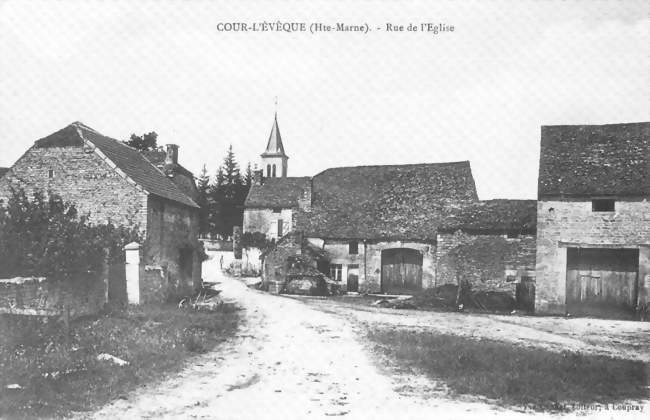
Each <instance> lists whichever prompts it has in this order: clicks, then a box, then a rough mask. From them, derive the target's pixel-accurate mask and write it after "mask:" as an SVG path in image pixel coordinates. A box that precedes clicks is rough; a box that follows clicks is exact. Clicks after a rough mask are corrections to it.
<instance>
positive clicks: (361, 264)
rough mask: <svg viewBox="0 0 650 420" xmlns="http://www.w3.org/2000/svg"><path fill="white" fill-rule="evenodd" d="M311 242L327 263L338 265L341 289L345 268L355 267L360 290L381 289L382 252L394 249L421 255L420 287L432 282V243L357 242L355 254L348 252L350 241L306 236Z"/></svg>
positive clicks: (434, 255)
mask: <svg viewBox="0 0 650 420" xmlns="http://www.w3.org/2000/svg"><path fill="white" fill-rule="evenodd" d="M308 240H309V242H310V243H312V244H313V245H314V246H316V247H318V248H321V249H322V250H323V251H324V252H325V256H326V258H327V259H328V261H329V263H330V264H335V265H341V282H342V290H347V281H348V270H349V268H350V266H353V267H354V266H358V270H359V292H360V293H380V292H381V264H382V261H381V254H382V251H384V250H388V249H396V248H400V249H403V248H406V249H412V250H415V251H417V252H419V253H421V254H422V257H423V258H422V287H423V288H428V287H433V286H434V285H435V277H436V263H435V258H436V251H435V250H436V247H435V244H430V243H426V242H410V241H358V242H357V250H358V251H357V254H350V252H349V251H350V249H349V246H350V245H349V244H350V241H342V240H330V239H328V240H323V239H320V238H309V239H308Z"/></svg>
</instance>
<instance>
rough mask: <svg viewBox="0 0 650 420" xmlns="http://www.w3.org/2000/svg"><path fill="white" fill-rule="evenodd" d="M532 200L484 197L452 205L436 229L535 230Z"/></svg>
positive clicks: (467, 230) (535, 208)
mask: <svg viewBox="0 0 650 420" xmlns="http://www.w3.org/2000/svg"><path fill="white" fill-rule="evenodd" d="M536 229H537V201H536V200H485V201H478V202H475V203H468V204H465V205H463V206H461V207H458V208H456V209H453V210H452V211H450V212H449V213H448V215H447V216H446V217H445V220H444V221H443V222H442V224H441V225H440V228H439V230H440V231H442V232H453V231H456V230H462V231H465V232H468V233H509V232H512V233H524V234H525V233H535V232H536Z"/></svg>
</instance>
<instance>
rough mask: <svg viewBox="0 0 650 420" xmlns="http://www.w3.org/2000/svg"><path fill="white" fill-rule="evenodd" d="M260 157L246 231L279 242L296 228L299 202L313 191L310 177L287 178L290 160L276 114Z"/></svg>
mask: <svg viewBox="0 0 650 420" xmlns="http://www.w3.org/2000/svg"><path fill="white" fill-rule="evenodd" d="M261 158H262V159H261V164H262V169H261V170H260V171H256V172H255V179H254V181H253V185H251V188H250V191H249V193H248V196H247V197H246V202H245V203H244V222H243V232H244V233H247V232H249V233H250V232H261V233H263V234H265V235H266V237H267V238H269V239H271V240H276V239H279V238H281V237H282V236H284V235H285V234H286V233H288V232H290V231H291V230H292V229H293V218H294V213H295V211H296V210H297V208H298V201H299V200H300V199H301V197H302V196H303V195H305V194H309V191H308V190H309V188H310V179H309V177H288V176H287V172H288V160H289V157H288V156H287V155H286V153H285V152H284V145H283V144H282V137H281V136H280V128H279V127H278V116H277V114H276V115H275V118H274V121H273V127H272V128H271V134H270V136H269V140H268V142H267V144H266V149H265V150H264V153H262V155H261ZM265 171H266V172H265Z"/></svg>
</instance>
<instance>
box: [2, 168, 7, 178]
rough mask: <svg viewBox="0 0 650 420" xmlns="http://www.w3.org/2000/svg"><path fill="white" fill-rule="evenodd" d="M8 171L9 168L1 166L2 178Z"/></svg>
mask: <svg viewBox="0 0 650 420" xmlns="http://www.w3.org/2000/svg"><path fill="white" fill-rule="evenodd" d="M7 172H9V168H0V178H2V177H3V176H4V174H6V173H7Z"/></svg>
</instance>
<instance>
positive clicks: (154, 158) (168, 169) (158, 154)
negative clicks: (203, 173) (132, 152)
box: [140, 148, 194, 179]
mask: <svg viewBox="0 0 650 420" xmlns="http://www.w3.org/2000/svg"><path fill="white" fill-rule="evenodd" d="M140 153H142V154H143V155H144V157H146V158H147V159H148V160H149V162H151V163H153V165H154V166H155V167H156V168H158V169H160V170H161V171H163V172H164V173H165V175H170V174H176V173H178V174H183V175H185V176H188V177H190V178H192V179H193V178H194V174H193V173H192V172H190V171H189V170H188V169H186V168H185V167H183V165H181V164H179V163H177V164H173V163H169V164H167V163H165V159H166V158H167V152H165V151H164V150H163V149H162V148H158V149H156V150H147V151H144V152H140Z"/></svg>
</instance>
